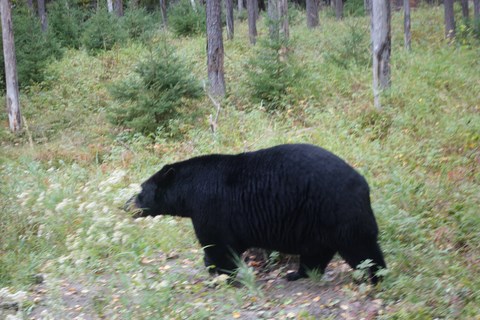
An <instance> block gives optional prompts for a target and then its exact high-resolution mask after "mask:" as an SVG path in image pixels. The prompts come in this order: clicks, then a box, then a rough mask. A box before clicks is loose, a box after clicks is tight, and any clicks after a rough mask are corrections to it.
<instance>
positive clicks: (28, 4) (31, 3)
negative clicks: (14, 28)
mask: <svg viewBox="0 0 480 320" xmlns="http://www.w3.org/2000/svg"><path fill="white" fill-rule="evenodd" d="M27 7H28V10H30V12H34V11H33V10H34V8H33V0H27Z"/></svg>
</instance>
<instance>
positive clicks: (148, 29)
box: [122, 8, 159, 40]
mask: <svg viewBox="0 0 480 320" xmlns="http://www.w3.org/2000/svg"><path fill="white" fill-rule="evenodd" d="M158 21H159V19H158V17H157V16H155V15H153V14H151V13H148V12H147V11H146V10H145V9H143V8H141V9H129V10H126V12H125V16H124V17H123V19H122V23H123V26H124V28H125V30H126V31H127V32H128V37H129V38H130V39H136V40H147V39H148V38H149V37H150V35H151V33H152V31H154V30H155V28H157V27H159V24H158Z"/></svg>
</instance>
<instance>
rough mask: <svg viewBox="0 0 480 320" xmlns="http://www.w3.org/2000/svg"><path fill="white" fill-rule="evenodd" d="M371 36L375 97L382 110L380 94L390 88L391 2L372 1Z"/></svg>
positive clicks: (382, 0)
mask: <svg viewBox="0 0 480 320" xmlns="http://www.w3.org/2000/svg"><path fill="white" fill-rule="evenodd" d="M370 30H371V31H370V32H371V36H372V46H373V48H372V53H373V97H374V105H375V108H377V109H381V108H382V106H381V103H380V93H381V91H383V90H384V89H386V88H389V87H390V52H391V35H390V32H391V31H390V30H391V9H390V0H372V15H371V29H370Z"/></svg>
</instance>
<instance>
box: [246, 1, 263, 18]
mask: <svg viewBox="0 0 480 320" xmlns="http://www.w3.org/2000/svg"><path fill="white" fill-rule="evenodd" d="M247 1H248V0H247ZM253 9H254V10H255V20H258V18H260V7H259V6H258V0H253Z"/></svg>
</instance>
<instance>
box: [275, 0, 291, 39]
mask: <svg viewBox="0 0 480 320" xmlns="http://www.w3.org/2000/svg"><path fill="white" fill-rule="evenodd" d="M278 16H279V18H280V33H281V34H283V37H284V38H285V39H287V40H288V38H289V37H290V31H289V28H288V2H287V0H278Z"/></svg>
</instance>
